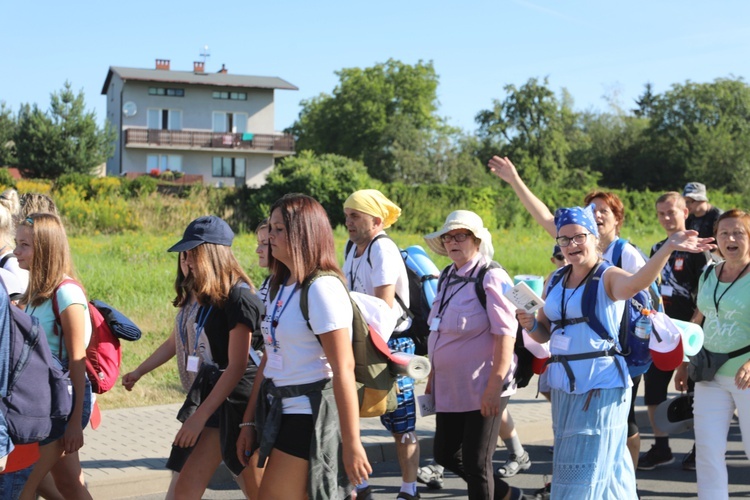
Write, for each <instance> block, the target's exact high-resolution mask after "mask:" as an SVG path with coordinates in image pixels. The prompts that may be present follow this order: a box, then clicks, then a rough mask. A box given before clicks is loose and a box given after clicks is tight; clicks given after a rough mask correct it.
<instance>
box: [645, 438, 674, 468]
mask: <svg viewBox="0 0 750 500" xmlns="http://www.w3.org/2000/svg"><path fill="white" fill-rule="evenodd" d="M672 462H674V456H673V455H672V450H671V449H670V448H665V449H661V448H657V447H656V445H655V444H652V445H651V449H650V450H648V451H647V452H645V453H641V456H640V457H638V470H654V469H656V468H657V467H660V466H662V465H669V464H671V463H672Z"/></svg>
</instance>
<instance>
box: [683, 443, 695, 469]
mask: <svg viewBox="0 0 750 500" xmlns="http://www.w3.org/2000/svg"><path fill="white" fill-rule="evenodd" d="M682 469H683V470H695V445H693V449H692V450H690V453H688V454H687V455H685V458H683V459H682Z"/></svg>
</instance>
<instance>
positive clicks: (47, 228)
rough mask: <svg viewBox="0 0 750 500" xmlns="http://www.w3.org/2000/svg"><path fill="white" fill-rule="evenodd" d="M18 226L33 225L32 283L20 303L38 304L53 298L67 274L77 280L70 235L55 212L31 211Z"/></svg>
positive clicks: (30, 267) (30, 268)
mask: <svg viewBox="0 0 750 500" xmlns="http://www.w3.org/2000/svg"><path fill="white" fill-rule="evenodd" d="M19 227H28V228H31V231H32V234H33V241H32V246H33V249H34V256H33V257H32V259H31V266H29V286H28V288H27V289H26V292H25V293H24V294H23V296H22V297H21V299H20V303H21V304H24V305H25V304H29V305H32V306H38V305H40V304H41V303H42V302H44V301H45V300H47V299H49V298H50V297H52V294H53V293H54V291H55V288H57V286H58V285H59V284H60V283H61V282H62V280H63V279H65V277H66V276H69V277H71V278H73V279H75V273H74V272H73V260H72V259H71V257H70V247H69V246H68V237H67V235H66V234H65V227H64V226H63V224H62V221H61V220H60V217H58V216H57V215H55V214H50V213H35V214H31V215H29V216H28V217H26V218H25V219H24V220H22V221H21V222H20V224H19Z"/></svg>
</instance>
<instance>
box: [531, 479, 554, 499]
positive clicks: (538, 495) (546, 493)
mask: <svg viewBox="0 0 750 500" xmlns="http://www.w3.org/2000/svg"><path fill="white" fill-rule="evenodd" d="M551 491H552V483H547V484H545V485H544V488H540V489H538V490H536V491H535V492H534V500H549V499H550V494H551V493H550V492H551Z"/></svg>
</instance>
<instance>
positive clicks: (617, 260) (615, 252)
mask: <svg viewBox="0 0 750 500" xmlns="http://www.w3.org/2000/svg"><path fill="white" fill-rule="evenodd" d="M627 244H628V240H626V239H625V238H617V239H616V240H615V247H614V248H613V249H612V264H613V265H614V266H616V267H619V268H622V251H623V250H624V249H625V245H627Z"/></svg>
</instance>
